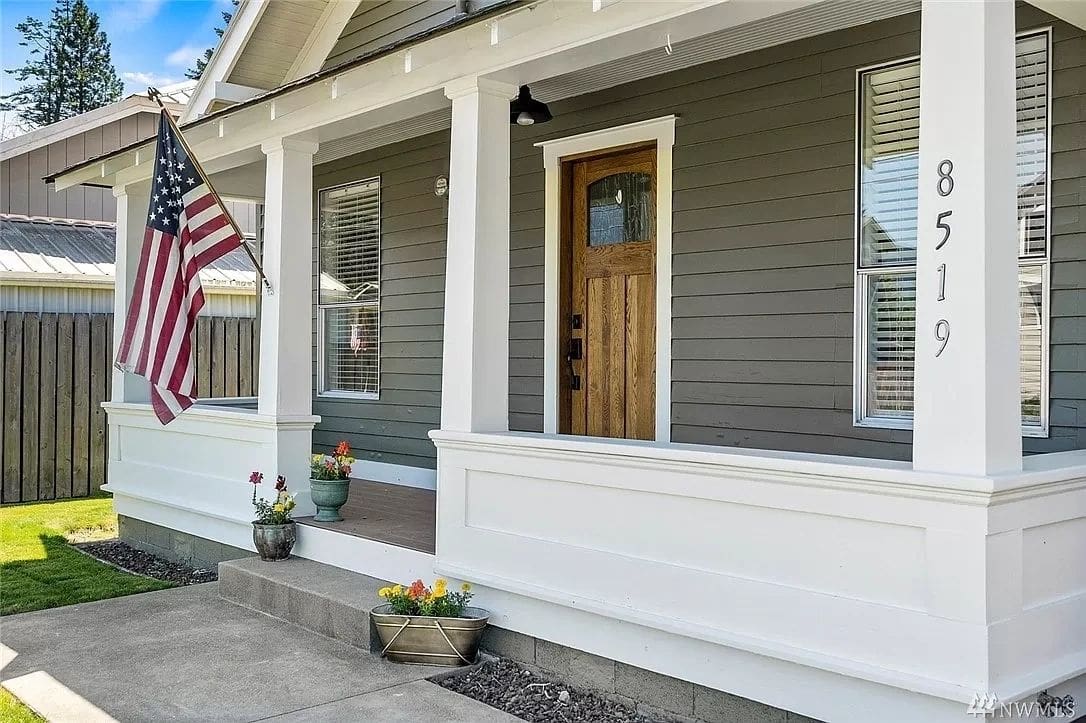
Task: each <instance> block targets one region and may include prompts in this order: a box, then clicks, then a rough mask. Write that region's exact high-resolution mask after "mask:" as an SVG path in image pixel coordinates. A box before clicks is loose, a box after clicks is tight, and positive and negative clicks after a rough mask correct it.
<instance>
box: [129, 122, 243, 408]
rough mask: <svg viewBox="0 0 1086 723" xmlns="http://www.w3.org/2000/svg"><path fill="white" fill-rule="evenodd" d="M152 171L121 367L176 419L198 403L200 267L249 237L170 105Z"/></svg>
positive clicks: (160, 129) (156, 405) (155, 404)
mask: <svg viewBox="0 0 1086 723" xmlns="http://www.w3.org/2000/svg"><path fill="white" fill-rule="evenodd" d="M152 173H153V174H154V175H153V177H152V186H151V203H150V205H149V206H148V208H147V230H146V231H145V232H144V235H143V251H142V253H141V254H140V263H139V269H138V270H137V272H136V283H135V287H134V289H133V291H132V300H131V302H130V304H129V306H128V316H127V317H126V319H125V324H124V334H123V336H122V337H121V345H120V348H119V349H118V351H117V361H116V366H117V367H118V368H119V369H123V370H124V371H127V372H132V373H133V374H138V375H140V376H142V377H146V378H147V380H148V381H149V382H150V383H151V406H152V407H153V408H154V410H155V414H156V415H157V416H158V419H159V421H160V422H162V423H163V424H169V423H170V422H171V421H173V419H174V418H175V417H176V416H177V415H178V414H180V413H181V412H183V411H184V410H186V409H188V408H189V407H191V406H192V405H193V403H195V401H196V384H195V364H194V362H193V359H192V330H193V329H194V328H195V327H196V315H197V314H199V313H200V309H201V308H203V305H204V291H203V289H202V288H201V286H200V269H202V268H203V267H205V266H207V265H208V264H210V263H212V262H213V261H215V260H216V259H218V258H219V257H220V256H222V255H223V254H226V253H229V252H230V251H233V250H234V249H236V248H238V247H239V246H241V244H242V243H243V240H242V238H241V235H240V234H239V233H238V231H237V227H236V226H235V225H234V222H233V221H232V220H231V218H230V216H229V215H228V213H227V211H226V209H225V208H223V206H222V204H221V203H220V202H219V198H218V196H217V195H216V194H215V192H214V191H213V190H212V188H211V185H210V184H209V183H208V180H207V179H206V178H204V177H203V175H202V174H201V173H200V169H199V166H198V165H197V164H196V162H195V161H194V159H192V158H191V157H190V156H189V153H188V149H187V148H186V147H185V145H184V143H183V142H182V141H181V139H180V138H179V131H178V130H177V129H176V127H175V126H174V124H173V119H172V118H170V117H169V115H168V113H167V111H165V110H163V111H162V118H161V119H160V121H159V124H158V146H157V147H156V149H155V167H154V171H153V172H152Z"/></svg>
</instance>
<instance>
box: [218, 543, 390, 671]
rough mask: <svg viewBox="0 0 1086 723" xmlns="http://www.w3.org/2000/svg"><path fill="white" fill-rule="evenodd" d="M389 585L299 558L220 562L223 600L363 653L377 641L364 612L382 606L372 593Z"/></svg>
mask: <svg viewBox="0 0 1086 723" xmlns="http://www.w3.org/2000/svg"><path fill="white" fill-rule="evenodd" d="M389 584H390V583H387V582H385V581H383V580H377V579H375V578H372V577H367V576H365V575H359V574H358V573H356V572H350V571H348V570H343V569H341V568H338V567H332V566H331V565H323V564H321V563H319V562H313V561H312V560H305V559H303V558H299V557H292V558H290V559H288V560H280V561H278V562H264V561H263V560H261V559H260V558H259V557H245V558H241V559H239V560H230V561H228V562H220V563H219V594H220V595H221V596H222V597H223V598H225V599H227V600H229V601H230V602H233V603H236V604H238V605H243V606H245V607H247V608H251V609H253V610H258V611H260V612H262V613H266V614H268V615H271V616H273V617H277V618H280V619H281V620H286V621H287V622H291V623H295V624H297V625H301V626H302V627H303V628H307V629H309V630H312V631H313V632H315V633H320V634H321V635H324V636H326V637H329V638H334V639H336V640H341V641H343V642H345V643H349V644H351V645H354V646H356V647H359V648H365V649H367V650H373V649H375V647H376V641H377V635H376V633H372V632H371V628H370V616H369V611H370V609H371V608H373V607H374V606H375V605H377V604H379V603H380V602H381V600H380V598H378V597H377V591H378V590H379V589H380V588H382V587H385V586H386V585H389Z"/></svg>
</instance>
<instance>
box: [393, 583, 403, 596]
mask: <svg viewBox="0 0 1086 723" xmlns="http://www.w3.org/2000/svg"><path fill="white" fill-rule="evenodd" d="M392 594H393V595H402V594H403V585H394V586H393V588H392Z"/></svg>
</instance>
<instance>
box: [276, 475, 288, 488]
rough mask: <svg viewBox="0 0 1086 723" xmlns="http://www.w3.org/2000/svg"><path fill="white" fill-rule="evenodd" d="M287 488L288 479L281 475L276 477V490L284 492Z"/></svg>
mask: <svg viewBox="0 0 1086 723" xmlns="http://www.w3.org/2000/svg"><path fill="white" fill-rule="evenodd" d="M286 488H287V478H286V477H284V476H283V475H279V476H278V477H276V478H275V489H277V490H279V491H280V492H282V491H283V490H285V489H286Z"/></svg>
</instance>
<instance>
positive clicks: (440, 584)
mask: <svg viewBox="0 0 1086 723" xmlns="http://www.w3.org/2000/svg"><path fill="white" fill-rule="evenodd" d="M448 584H449V581H448V580H446V579H445V578H443V577H439V578H438V579H436V580H434V587H445V586H446V585H448Z"/></svg>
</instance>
